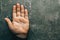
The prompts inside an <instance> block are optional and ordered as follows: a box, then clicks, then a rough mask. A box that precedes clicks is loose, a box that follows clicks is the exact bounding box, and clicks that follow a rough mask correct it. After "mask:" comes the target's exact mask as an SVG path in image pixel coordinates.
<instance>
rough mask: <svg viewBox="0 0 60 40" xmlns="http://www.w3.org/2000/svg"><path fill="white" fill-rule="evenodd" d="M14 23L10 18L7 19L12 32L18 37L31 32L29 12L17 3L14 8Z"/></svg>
mask: <svg viewBox="0 0 60 40" xmlns="http://www.w3.org/2000/svg"><path fill="white" fill-rule="evenodd" d="M12 19H13V21H12V22H11V21H10V19H9V18H5V20H6V22H7V23H8V25H9V28H10V30H12V32H13V33H16V34H17V36H21V35H22V36H24V35H25V34H27V32H28V30H29V19H28V10H27V9H24V6H23V5H20V4H19V3H17V4H16V5H14V6H13V18H12Z"/></svg>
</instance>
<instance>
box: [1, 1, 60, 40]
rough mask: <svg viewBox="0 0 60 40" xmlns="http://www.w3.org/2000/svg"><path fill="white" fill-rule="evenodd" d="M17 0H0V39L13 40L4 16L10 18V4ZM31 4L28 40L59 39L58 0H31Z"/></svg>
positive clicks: (59, 17)
mask: <svg viewBox="0 0 60 40" xmlns="http://www.w3.org/2000/svg"><path fill="white" fill-rule="evenodd" d="M18 1H19V2H21V1H20V0H18ZM18 1H17V0H10V1H9V0H2V7H1V5H0V7H1V8H0V12H1V13H0V40H13V36H12V33H11V32H10V31H9V29H8V27H7V24H6V22H5V21H4V18H5V17H7V16H8V17H9V18H10V19H11V13H12V5H13V4H16V3H17V2H18ZM0 4H1V0H0ZM21 4H22V2H21ZM31 4H32V5H31V6H32V7H31V13H29V19H30V31H29V34H28V40H60V0H32V1H31ZM28 9H29V8H28ZM8 36H9V37H8Z"/></svg>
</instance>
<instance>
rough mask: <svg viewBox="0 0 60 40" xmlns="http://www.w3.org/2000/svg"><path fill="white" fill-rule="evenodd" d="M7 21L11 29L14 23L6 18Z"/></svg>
mask: <svg viewBox="0 0 60 40" xmlns="http://www.w3.org/2000/svg"><path fill="white" fill-rule="evenodd" d="M5 21H6V22H7V23H8V25H9V27H12V22H11V21H10V19H9V18H5Z"/></svg>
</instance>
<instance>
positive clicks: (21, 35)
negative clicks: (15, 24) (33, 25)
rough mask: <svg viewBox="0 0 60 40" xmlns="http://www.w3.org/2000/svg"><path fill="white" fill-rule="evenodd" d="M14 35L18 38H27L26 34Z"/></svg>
mask: <svg viewBox="0 0 60 40" xmlns="http://www.w3.org/2000/svg"><path fill="white" fill-rule="evenodd" d="M16 36H17V37H19V38H27V34H17V35H16Z"/></svg>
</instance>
